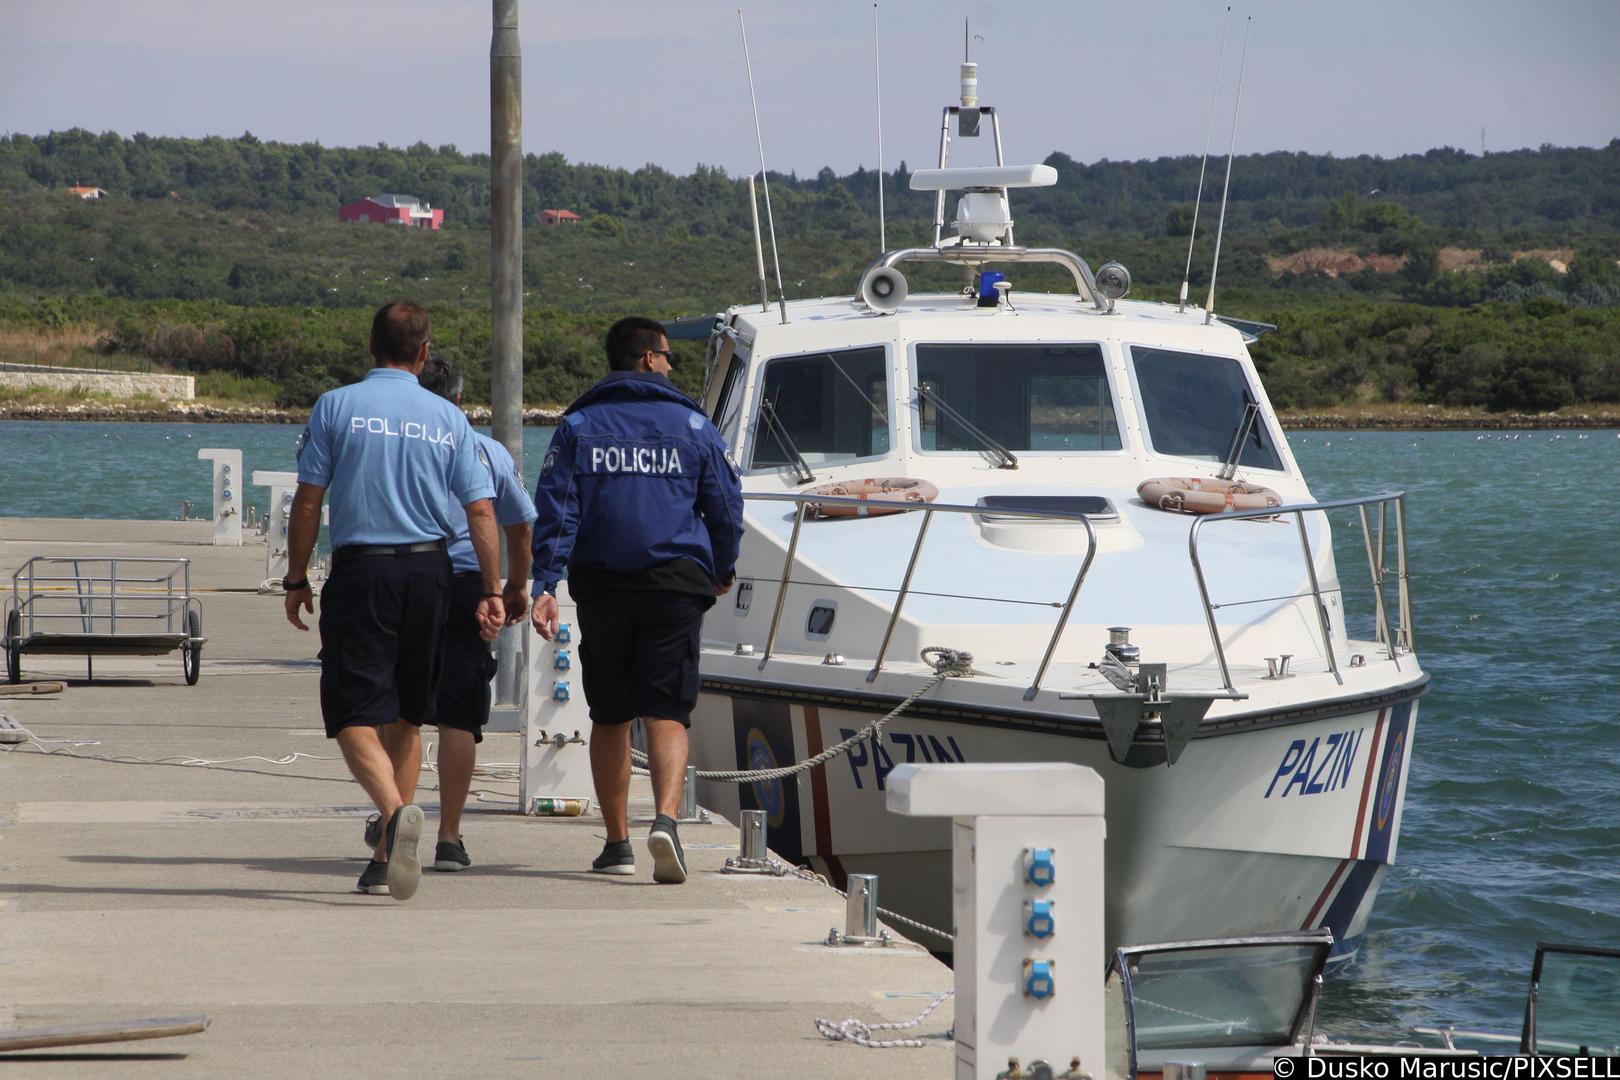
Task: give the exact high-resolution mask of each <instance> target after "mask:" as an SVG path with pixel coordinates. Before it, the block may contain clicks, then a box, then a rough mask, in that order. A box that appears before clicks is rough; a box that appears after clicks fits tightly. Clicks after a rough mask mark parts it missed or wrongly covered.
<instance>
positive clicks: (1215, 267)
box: [765, 15, 1254, 326]
mask: <svg viewBox="0 0 1620 1080" xmlns="http://www.w3.org/2000/svg"><path fill="white" fill-rule="evenodd" d="M1253 27H1254V16H1253V15H1250V16H1249V17H1248V19H1247V20H1245V22H1244V24H1243V59H1242V60H1240V61H1239V62H1238V88H1237V103H1236V104H1234V105H1233V106H1232V141H1231V144H1230V145H1229V146H1227V148H1226V186H1225V187H1223V188H1221V219H1220V224H1219V225H1217V226H1216V227H1215V261H1214V262H1213V263H1212V264H1211V265H1210V268H1209V299H1208V301H1206V302H1205V304H1204V325H1205V326H1208V325H1209V324H1210V323H1211V322H1213V321H1214V320H1215V274H1216V272H1217V271H1219V270H1220V268H1221V234H1222V233H1224V232H1225V231H1226V196H1227V194H1228V193H1229V192H1231V190H1232V155H1233V154H1234V153H1235V152H1236V151H1237V122H1238V111H1239V110H1241V109H1242V108H1243V72H1244V71H1245V70H1246V69H1247V68H1248V66H1249V31H1250V30H1251V29H1253ZM765 205H766V207H767V208H769V207H770V205H771V204H770V193H769V192H768V191H767V192H766V195H765Z"/></svg>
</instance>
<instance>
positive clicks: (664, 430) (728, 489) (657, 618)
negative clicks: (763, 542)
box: [533, 317, 743, 884]
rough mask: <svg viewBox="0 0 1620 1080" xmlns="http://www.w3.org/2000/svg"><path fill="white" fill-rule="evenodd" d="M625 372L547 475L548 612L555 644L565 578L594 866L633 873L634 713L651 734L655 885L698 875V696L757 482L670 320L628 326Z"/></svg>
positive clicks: (564, 436) (542, 565)
mask: <svg viewBox="0 0 1620 1080" xmlns="http://www.w3.org/2000/svg"><path fill="white" fill-rule="evenodd" d="M606 344H607V354H608V363H609V365H610V366H611V367H612V368H613V370H612V371H611V372H610V373H609V374H608V375H607V376H606V377H605V378H604V379H602V380H601V381H600V382H598V383H597V384H596V385H595V386H593V387H592V388H591V389H589V390H587V391H586V392H585V393H584V394H583V395H582V396H581V397H580V398H579V400H577V401H575V402H574V403H573V404H572V405H571V406H569V408H568V411H567V412H566V413H565V414H564V416H563V422H562V424H561V425H560V426H559V427H558V429H557V433H556V435H555V436H553V437H552V440H551V447H550V449H549V450H548V451H547V452H546V458H545V462H544V464H543V465H542V466H541V470H540V482H539V486H538V487H537V488H536V490H535V504H536V505H537V507H538V508H539V510H540V518H539V521H538V523H537V524H536V526H535V530H534V592H535V603H534V611H533V621H534V626H535V629H536V630H537V631H538V632H539V633H540V635H541V636H542V637H544V638H546V639H547V640H550V639H551V637H552V636H553V634H555V632H556V628H557V597H556V590H557V583H558V581H559V580H561V578H562V576H563V571H564V568H565V567H566V569H567V572H568V591H569V595H570V596H571V597H572V598H573V600H574V601H575V603H576V604H577V605H578V610H579V624H580V644H579V656H580V669H581V670H580V678H581V681H582V682H583V683H584V686H585V700H586V701H587V703H589V705H590V711H591V723H592V725H593V732H592V737H591V741H590V753H591V775H592V779H593V780H594V781H595V783H596V797H597V801H598V803H600V805H601V807H602V819H603V824H604V825H605V826H606V827H607V844H606V845H605V846H604V847H603V849H602V854H601V855H600V856H598V857H597V859H596V861H595V862H594V863H592V864H591V869H592V870H593V871H595V872H596V873H601V874H632V873H634V872H635V857H634V855H633V854H632V852H631V849H630V835H629V825H628V820H627V815H628V807H627V800H628V797H629V790H630V721H631V720H633V719H636V718H640V719H641V720H642V722H643V723H644V725H645V726H646V730H647V747H648V754H649V757H650V759H651V772H652V780H653V799H654V801H655V802H656V804H657V816H656V817H655V818H654V820H653V827H652V831H651V832H650V833H649V834H648V837H647V849H648V851H649V852H650V853H651V854H652V857H653V880H654V881H657V882H660V883H667V884H679V883H680V882H683V881H685V880H686V859H685V856H684V854H683V853H682V851H681V844H680V839H679V837H678V836H677V835H676V831H675V814H676V813H677V811H678V808H679V805H680V799H681V789H682V787H683V785H684V783H685V779H686V760H687V746H688V743H687V728H688V726H689V725H690V723H691V714H692V709H693V707H694V706H695V705H696V704H697V695H698V682H699V676H698V645H699V634H700V632H701V630H702V626H703V613H704V612H705V611H707V610H708V609H709V608H710V607H712V606H713V605H714V601H715V597H717V596H721V595H723V594H725V592H726V591H727V590H729V589H730V588H731V583H732V580H733V578H734V576H735V570H736V565H737V550H738V545H739V544H740V543H741V541H742V528H743V526H742V521H743V508H742V485H741V482H740V481H739V480H738V478H737V473H736V470H734V469H733V468H732V467H731V462H730V461H729V460H728V459H727V457H726V445H725V441H724V440H723V439H721V437H720V433H719V432H718V431H716V430H715V428H714V425H713V424H711V423H710V422H709V419H708V417H706V416H704V415H703V410H702V408H701V407H700V406H699V405H698V404H697V402H695V401H693V400H692V399H691V398H689V397H687V396H686V395H685V394H683V393H681V391H680V390H678V389H676V387H675V384H674V383H672V382H670V381H669V378H668V374H669V371H670V350H669V341H668V339H667V338H666V337H665V335H664V328H663V327H662V326H660V325H659V324H658V323H656V322H653V321H652V320H650V319H643V318H638V317H631V318H626V319H620V320H619V321H618V322H617V323H615V324H614V325H613V327H612V328H611V329H610V330H609V331H608V334H607V343H606Z"/></svg>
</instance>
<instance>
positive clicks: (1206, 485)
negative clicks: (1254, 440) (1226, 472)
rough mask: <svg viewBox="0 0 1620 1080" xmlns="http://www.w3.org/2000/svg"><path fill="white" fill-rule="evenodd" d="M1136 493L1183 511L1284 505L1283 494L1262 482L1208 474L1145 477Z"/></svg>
mask: <svg viewBox="0 0 1620 1080" xmlns="http://www.w3.org/2000/svg"><path fill="white" fill-rule="evenodd" d="M1136 494H1137V495H1138V496H1139V497H1140V498H1141V499H1142V501H1143V502H1145V503H1147V504H1148V505H1149V506H1154V507H1157V508H1158V509H1160V510H1173V511H1176V512H1178V513H1182V514H1224V513H1227V512H1228V511H1232V510H1264V509H1266V508H1267V507H1269V506H1281V505H1282V496H1280V495H1278V494H1277V493H1276V492H1275V491H1272V490H1271V489H1270V488H1268V487H1261V486H1260V485H1259V484H1245V483H1243V482H1242V481H1240V480H1216V479H1214V478H1212V477H1207V476H1161V477H1159V478H1157V479H1154V480H1144V481H1142V482H1141V483H1140V484H1138V485H1137V487H1136Z"/></svg>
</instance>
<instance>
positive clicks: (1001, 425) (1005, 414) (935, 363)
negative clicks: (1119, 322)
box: [912, 343, 1120, 453]
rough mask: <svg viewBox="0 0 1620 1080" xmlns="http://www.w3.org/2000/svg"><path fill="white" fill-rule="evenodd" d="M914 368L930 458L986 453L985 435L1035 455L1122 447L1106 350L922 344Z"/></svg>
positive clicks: (923, 443) (921, 436)
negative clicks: (922, 389)
mask: <svg viewBox="0 0 1620 1080" xmlns="http://www.w3.org/2000/svg"><path fill="white" fill-rule="evenodd" d="M913 367H914V370H915V373H916V379H917V382H918V384H919V385H920V386H921V387H926V388H927V390H928V393H924V394H913V396H912V397H913V400H912V407H913V408H915V409H917V411H918V422H917V439H918V449H920V450H922V451H924V452H928V451H933V452H941V451H963V450H969V451H984V450H985V449H986V448H987V445H988V442H987V440H986V439H985V438H984V437H983V436H988V437H989V440H990V441H993V442H994V443H997V444H1000V445H1001V446H1003V447H1005V448H1006V449H1008V450H1015V451H1027V452H1032V453H1040V452H1042V451H1048V452H1057V453H1064V452H1067V453H1076V452H1084V451H1097V450H1118V449H1120V439H1119V423H1118V421H1117V420H1116V419H1115V416H1114V399H1113V395H1112V393H1111V392H1110V390H1109V386H1108V369H1107V366H1106V365H1105V364H1104V363H1103V353H1102V349H1101V347H1100V346H1097V345H1090V344H1086V345H1080V344H1073V345H1071V344H1028V345H1024V344H1005V343H1002V344H952V345H946V344H936V345H918V346H917V354H916V362H915V364H914V365H913ZM930 399H937V401H938V402H941V403H943V406H944V407H943V408H941V407H939V405H937V404H936V403H935V401H933V400H930ZM953 413H954V414H957V415H952V414H953ZM963 420H965V421H966V423H965V424H964V423H963V422H962V421H963ZM974 429H977V432H976V431H975V430H974ZM979 433H982V435H981V434H979Z"/></svg>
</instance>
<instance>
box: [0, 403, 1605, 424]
mask: <svg viewBox="0 0 1620 1080" xmlns="http://www.w3.org/2000/svg"><path fill="white" fill-rule="evenodd" d="M464 411H465V412H466V413H467V418H468V419H469V420H471V421H472V422H473V423H475V424H487V423H489V420H490V410H489V407H488V406H487V405H471V406H468V407H467V408H466V409H465V410H464ZM562 413H563V407H562V406H560V405H544V406H538V407H529V408H525V409H524V410H523V422H524V424H526V425H531V426H551V425H554V424H556V423H557V422H558V421H559V420H561V419H562ZM1278 416H1279V418H1280V419H1281V420H1282V425H1283V428H1284V429H1285V430H1288V431H1350V430H1368V429H1371V430H1388V431H1510V430H1516V431H1525V430H1534V429H1540V428H1560V429H1569V428H1620V406H1616V405H1592V406H1576V407H1572V408H1569V409H1564V410H1561V411H1559V412H1556V413H1511V412H1510V413H1491V412H1485V411H1484V410H1482V409H1445V408H1439V407H1435V408H1428V407H1425V406H1417V407H1414V406H1410V405H1389V406H1356V407H1355V408H1351V409H1309V410H1306V409H1298V410H1283V411H1282V412H1280V413H1279V414H1278ZM308 418H309V413H308V411H307V410H304V409H280V408H276V407H275V406H272V405H204V404H197V403H194V402H175V403H173V404H169V403H162V402H155V403H142V404H129V403H126V402H117V401H81V402H74V403H72V404H69V405H64V404H55V403H52V404H45V403H40V402H35V403H32V404H23V403H7V402H0V420H47V421H62V420H70V421H71V420H85V421H100V422H108V421H118V422H123V423H153V424H163V423H193V424H199V423H200V424H302V423H304V422H305V420H307V419H308Z"/></svg>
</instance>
